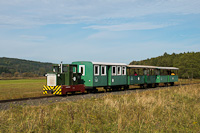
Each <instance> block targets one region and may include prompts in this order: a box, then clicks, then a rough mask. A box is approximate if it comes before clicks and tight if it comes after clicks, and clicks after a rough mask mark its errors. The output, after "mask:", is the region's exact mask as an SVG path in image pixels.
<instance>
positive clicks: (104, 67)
mask: <svg viewBox="0 0 200 133" xmlns="http://www.w3.org/2000/svg"><path fill="white" fill-rule="evenodd" d="M101 75H102V76H105V75H106V66H101Z"/></svg>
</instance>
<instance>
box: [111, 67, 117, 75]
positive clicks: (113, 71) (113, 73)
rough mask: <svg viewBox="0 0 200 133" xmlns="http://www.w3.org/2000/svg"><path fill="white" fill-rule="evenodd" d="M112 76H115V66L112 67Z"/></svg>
mask: <svg viewBox="0 0 200 133" xmlns="http://www.w3.org/2000/svg"><path fill="white" fill-rule="evenodd" d="M112 75H116V66H112Z"/></svg>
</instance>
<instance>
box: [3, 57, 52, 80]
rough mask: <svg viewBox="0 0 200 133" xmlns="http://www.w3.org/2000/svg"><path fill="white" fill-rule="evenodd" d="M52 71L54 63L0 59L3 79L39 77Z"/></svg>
mask: <svg viewBox="0 0 200 133" xmlns="http://www.w3.org/2000/svg"><path fill="white" fill-rule="evenodd" d="M51 70H52V63H42V62H36V61H29V60H22V59H16V58H6V57H1V58H0V76H1V77H39V76H43V75H44V74H45V73H47V72H50V71H51Z"/></svg>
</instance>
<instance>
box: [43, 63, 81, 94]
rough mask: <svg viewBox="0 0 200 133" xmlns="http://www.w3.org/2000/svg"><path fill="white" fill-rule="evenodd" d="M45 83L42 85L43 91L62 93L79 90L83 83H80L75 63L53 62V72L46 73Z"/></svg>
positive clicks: (79, 74)
mask: <svg viewBox="0 0 200 133" xmlns="http://www.w3.org/2000/svg"><path fill="white" fill-rule="evenodd" d="M45 76H46V77H47V85H46V86H44V87H43V93H44V94H47V93H50V94H58V95H63V94H66V93H67V92H74V91H75V90H76V91H77V89H78V90H81V92H84V91H83V90H82V89H83V87H84V85H81V73H78V72H77V65H75V64H62V63H61V64H55V65H53V72H51V73H47V74H46V75H45Z"/></svg>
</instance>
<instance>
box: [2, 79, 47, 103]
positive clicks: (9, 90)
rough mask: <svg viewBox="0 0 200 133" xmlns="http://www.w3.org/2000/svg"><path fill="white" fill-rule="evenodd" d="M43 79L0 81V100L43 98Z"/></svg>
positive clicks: (44, 82) (44, 81) (44, 80)
mask: <svg viewBox="0 0 200 133" xmlns="http://www.w3.org/2000/svg"><path fill="white" fill-rule="evenodd" d="M45 84H46V79H45V78H38V79H16V80H0V100H6V99H16V98H27V97H37V96H43V94H42V88H43V85H45Z"/></svg>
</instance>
